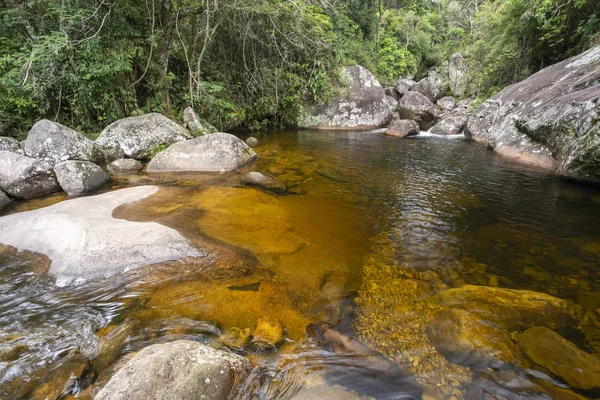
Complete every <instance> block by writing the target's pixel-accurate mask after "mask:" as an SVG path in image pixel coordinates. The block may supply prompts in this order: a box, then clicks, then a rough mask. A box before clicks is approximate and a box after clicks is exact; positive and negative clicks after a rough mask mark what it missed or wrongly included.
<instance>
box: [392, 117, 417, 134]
mask: <svg viewBox="0 0 600 400" xmlns="http://www.w3.org/2000/svg"><path fill="white" fill-rule="evenodd" d="M420 132H421V128H420V127H419V124H418V123H417V122H415V121H413V120H412V119H394V120H393V121H392V123H391V124H390V126H389V127H388V128H387V130H386V131H385V134H386V135H388V136H397V137H406V136H415V135H418V134H419V133H420Z"/></svg>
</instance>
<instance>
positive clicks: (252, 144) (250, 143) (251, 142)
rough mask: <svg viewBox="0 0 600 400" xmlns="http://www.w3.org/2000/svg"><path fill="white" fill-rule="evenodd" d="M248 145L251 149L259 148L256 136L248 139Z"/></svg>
mask: <svg viewBox="0 0 600 400" xmlns="http://www.w3.org/2000/svg"><path fill="white" fill-rule="evenodd" d="M246 144H247V145H248V146H250V147H256V146H258V139H257V138H255V137H254V136H250V137H249V138H248V139H246Z"/></svg>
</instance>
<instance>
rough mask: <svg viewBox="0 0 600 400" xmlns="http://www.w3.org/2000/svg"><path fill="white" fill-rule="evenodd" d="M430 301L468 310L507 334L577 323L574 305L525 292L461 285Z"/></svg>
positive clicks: (437, 295)
mask: <svg viewBox="0 0 600 400" xmlns="http://www.w3.org/2000/svg"><path fill="white" fill-rule="evenodd" d="M430 302H431V303H433V304H437V305H440V306H445V307H452V308H458V309H462V310H466V311H469V312H470V313H472V314H474V315H476V316H479V317H480V318H481V319H482V320H484V321H487V322H489V323H491V324H495V325H496V326H498V327H500V328H502V329H507V330H511V331H512V330H515V331H519V330H524V329H527V328H531V327H534V326H546V327H548V328H552V329H555V328H564V327H569V326H577V325H578V324H579V323H578V318H577V313H578V310H577V309H576V307H575V305H571V304H569V303H568V302H567V301H565V300H562V299H558V298H556V297H552V296H550V295H547V294H544V293H538V292H532V291H529V290H513V289H501V288H495V287H487V286H473V285H465V286H462V287H459V288H454V289H449V290H446V291H444V292H440V293H438V294H436V295H434V296H432V297H431V298H430Z"/></svg>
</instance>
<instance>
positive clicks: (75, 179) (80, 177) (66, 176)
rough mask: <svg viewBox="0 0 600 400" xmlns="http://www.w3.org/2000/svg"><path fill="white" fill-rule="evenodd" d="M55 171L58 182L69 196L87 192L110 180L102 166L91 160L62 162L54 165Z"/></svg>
mask: <svg viewBox="0 0 600 400" xmlns="http://www.w3.org/2000/svg"><path fill="white" fill-rule="evenodd" d="M54 173H55V174H56V179H57V180H58V184H59V185H60V187H61V188H62V189H63V190H64V191H65V192H67V194H68V195H69V196H81V195H83V194H87V193H89V192H91V191H93V190H95V189H98V188H99V187H100V186H102V185H104V184H105V183H106V182H108V181H110V176H108V174H107V173H106V172H104V171H103V170H102V168H100V167H99V166H97V165H96V164H94V163H91V162H89V161H64V162H61V163H60V164H56V166H55V167H54Z"/></svg>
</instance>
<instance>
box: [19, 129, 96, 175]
mask: <svg viewBox="0 0 600 400" xmlns="http://www.w3.org/2000/svg"><path fill="white" fill-rule="evenodd" d="M22 146H23V151H24V152H25V154H26V155H28V156H29V157H34V158H38V159H41V160H44V161H46V162H47V163H49V164H52V165H54V164H57V163H59V162H62V161H67V160H82V161H91V162H101V161H102V160H103V156H102V152H101V151H100V149H98V147H97V146H96V144H94V142H92V141H91V140H90V139H88V138H86V137H85V136H83V135H82V134H81V133H79V132H76V131H74V130H73V129H71V128H68V127H66V126H64V125H61V124H59V123H56V122H52V121H49V120H47V119H43V120H41V121H38V122H36V123H35V124H34V125H33V127H32V128H31V130H30V131H29V133H28V134H27V139H26V140H25V141H24V142H23V144H22Z"/></svg>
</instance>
